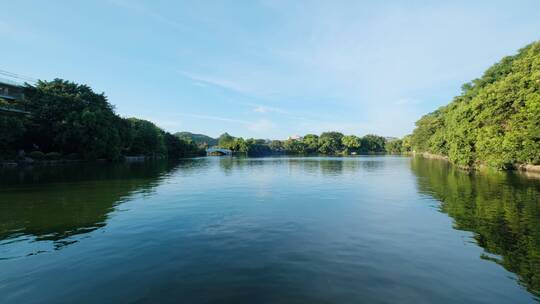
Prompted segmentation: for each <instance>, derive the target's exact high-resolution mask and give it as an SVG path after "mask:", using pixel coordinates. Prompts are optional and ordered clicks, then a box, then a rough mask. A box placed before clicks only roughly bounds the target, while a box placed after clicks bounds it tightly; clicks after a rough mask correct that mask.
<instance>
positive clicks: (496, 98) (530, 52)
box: [406, 42, 540, 169]
mask: <svg viewBox="0 0 540 304" xmlns="http://www.w3.org/2000/svg"><path fill="white" fill-rule="evenodd" d="M406 140H407V141H409V140H410V145H411V147H412V150H414V151H416V152H428V153H433V154H439V155H444V156H448V158H449V160H450V161H451V162H453V163H455V164H457V165H460V166H463V167H474V166H478V165H488V166H491V167H497V168H502V169H508V168H511V167H512V166H514V165H516V164H540V42H535V43H532V44H530V45H528V46H526V47H524V48H523V49H521V50H519V52H518V53H517V54H516V55H514V56H508V57H505V58H503V59H502V60H501V61H500V62H498V63H497V64H495V65H493V66H492V67H490V68H489V69H488V70H487V71H486V72H485V73H484V75H483V76H482V77H481V78H479V79H475V80H473V81H471V82H469V83H467V84H465V85H463V87H462V93H461V95H459V96H457V97H455V98H454V100H453V101H452V102H451V103H450V104H448V105H447V106H444V107H441V108H439V109H438V110H436V111H435V112H433V113H430V114H427V115H425V116H423V117H422V118H421V119H420V120H418V121H417V122H416V129H415V130H414V132H413V134H412V136H411V137H410V138H406Z"/></svg>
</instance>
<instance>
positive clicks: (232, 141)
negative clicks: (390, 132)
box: [218, 132, 387, 155]
mask: <svg viewBox="0 0 540 304" xmlns="http://www.w3.org/2000/svg"><path fill="white" fill-rule="evenodd" d="M386 144H387V142H386V139H385V138H384V137H381V136H377V135H366V136H364V137H358V136H355V135H343V134H342V133H339V132H325V133H322V134H321V135H320V136H319V135H315V134H307V135H305V136H304V137H301V138H296V139H287V140H271V141H270V140H264V139H253V138H250V139H243V138H242V137H233V136H231V135H229V134H227V133H225V134H223V135H221V136H220V137H219V138H218V147H220V148H225V149H230V150H232V151H234V152H240V153H246V154H248V155H269V154H297V155H306V154H324V155H351V154H359V153H384V152H386Z"/></svg>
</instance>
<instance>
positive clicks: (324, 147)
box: [319, 132, 343, 154]
mask: <svg viewBox="0 0 540 304" xmlns="http://www.w3.org/2000/svg"><path fill="white" fill-rule="evenodd" d="M342 138H343V134H341V133H339V132H324V133H322V134H321V136H320V137H319V152H320V153H322V154H338V153H340V152H341V151H343V145H342V143H341V139H342Z"/></svg>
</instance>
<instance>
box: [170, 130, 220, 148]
mask: <svg viewBox="0 0 540 304" xmlns="http://www.w3.org/2000/svg"><path fill="white" fill-rule="evenodd" d="M174 135H175V136H176V137H178V138H180V139H184V140H191V141H193V142H194V143H196V144H197V145H207V146H209V147H212V146H215V145H217V143H218V140H217V139H216V138H212V137H210V136H208V135H204V134H195V133H191V132H178V133H175V134H174Z"/></svg>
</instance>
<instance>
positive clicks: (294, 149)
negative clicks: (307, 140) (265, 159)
mask: <svg viewBox="0 0 540 304" xmlns="http://www.w3.org/2000/svg"><path fill="white" fill-rule="evenodd" d="M283 147H284V148H285V150H286V151H287V153H290V154H304V153H306V146H305V144H304V143H303V142H302V141H300V140H297V139H288V140H286V141H285V142H284V143H283Z"/></svg>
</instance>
